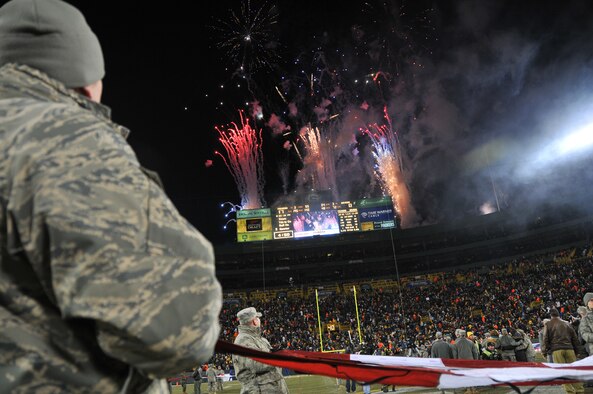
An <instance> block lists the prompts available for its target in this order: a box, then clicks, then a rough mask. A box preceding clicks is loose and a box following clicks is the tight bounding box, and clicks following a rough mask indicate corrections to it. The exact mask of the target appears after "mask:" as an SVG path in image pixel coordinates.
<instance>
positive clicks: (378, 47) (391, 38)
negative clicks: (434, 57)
mask: <svg viewBox="0 0 593 394" xmlns="http://www.w3.org/2000/svg"><path fill="white" fill-rule="evenodd" d="M419 4H420V3H413V2H412V3H410V4H406V2H405V1H404V0H402V1H398V2H384V1H368V2H365V3H364V6H363V13H364V14H366V15H367V16H368V17H369V19H370V23H369V26H368V28H366V29H365V28H363V27H361V28H360V30H359V31H358V35H359V38H360V41H361V44H363V47H364V48H366V52H367V54H368V55H369V56H370V58H371V59H372V60H373V61H374V63H375V64H376V65H378V66H379V67H381V68H385V69H388V70H394V71H395V72H396V74H397V75H400V74H401V73H402V72H403V71H404V70H405V69H406V68H409V67H412V68H415V67H422V63H421V62H419V57H420V56H422V55H423V54H425V53H431V52H432V50H431V46H432V45H433V43H434V42H435V41H436V39H435V37H434V33H435V30H436V29H435V27H434V24H433V21H432V19H433V18H432V16H433V14H434V12H435V9H434V8H421V5H419ZM414 7H416V9H414Z"/></svg>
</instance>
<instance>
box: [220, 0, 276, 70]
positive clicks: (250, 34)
mask: <svg viewBox="0 0 593 394" xmlns="http://www.w3.org/2000/svg"><path fill="white" fill-rule="evenodd" d="M277 25H278V10H277V7H276V6H275V5H273V4H269V2H267V1H266V2H264V3H263V4H262V5H261V7H254V8H252V6H251V0H245V1H243V2H242V3H241V8H240V10H239V12H236V11H235V10H231V11H230V13H229V18H228V19H218V20H217V21H216V25H214V26H213V29H214V30H215V31H217V32H219V33H220V37H219V41H218V48H219V49H220V50H221V51H223V52H224V53H225V56H228V58H230V59H231V60H232V61H234V63H235V64H236V66H237V73H238V74H239V75H240V76H242V77H243V78H249V75H250V74H251V73H253V72H255V71H257V70H258V69H261V68H268V69H274V68H275V64H276V63H277V61H278V60H279V59H280V56H279V55H278V52H277V49H278V46H279V43H278V40H277V38H276V36H277V34H276V32H275V28H276V27H277Z"/></svg>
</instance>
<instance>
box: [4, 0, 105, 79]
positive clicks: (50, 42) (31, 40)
mask: <svg viewBox="0 0 593 394" xmlns="http://www.w3.org/2000/svg"><path fill="white" fill-rule="evenodd" d="M6 63H18V64H24V65H27V66H30V67H33V68H35V69H37V70H40V71H43V72H44V73H46V74H47V75H49V76H50V77H52V78H53V79H56V80H58V81H60V82H62V83H63V84H64V85H66V87H68V88H80V87H84V86H88V85H91V84H93V83H95V82H97V81H99V80H100V79H103V76H104V75H105V69H104V62H103V52H102V51H101V45H100V44H99V40H98V39H97V37H96V36H95V33H93V31H92V30H91V28H90V27H89V25H88V24H87V22H86V20H85V18H84V16H83V15H82V13H81V12H80V11H79V10H78V9H76V8H75V7H73V6H71V5H70V4H68V3H65V2H63V1H61V0H11V1H9V2H7V3H6V4H4V5H3V6H2V7H1V8H0V66H1V65H4V64H6Z"/></svg>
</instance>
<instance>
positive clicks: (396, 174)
mask: <svg viewBox="0 0 593 394" xmlns="http://www.w3.org/2000/svg"><path fill="white" fill-rule="evenodd" d="M384 113H385V119H386V120H387V125H381V126H379V125H378V124H376V123H375V124H372V125H369V126H368V128H367V129H366V130H363V132H364V133H365V134H367V135H368V136H369V138H370V139H371V142H372V145H373V157H374V159H375V175H376V177H377V179H378V180H379V182H380V183H381V188H382V189H383V192H384V193H386V194H388V195H390V196H391V199H392V200H393V207H394V208H395V211H396V213H397V214H398V215H399V216H400V218H401V219H402V226H403V227H406V226H408V225H409V224H410V223H411V222H412V221H413V219H414V218H415V216H416V213H415V211H414V208H413V207H412V205H411V201H410V193H409V191H408V186H407V185H406V182H405V177H404V172H403V163H402V157H401V152H400V150H399V142H398V139H397V134H396V133H395V132H394V131H393V129H392V126H391V119H390V118H389V115H388V114H387V110H386V109H384Z"/></svg>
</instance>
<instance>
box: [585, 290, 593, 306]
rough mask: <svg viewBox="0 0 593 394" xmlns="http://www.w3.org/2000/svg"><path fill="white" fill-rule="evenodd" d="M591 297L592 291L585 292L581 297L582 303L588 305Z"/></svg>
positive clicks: (592, 297) (592, 295) (592, 296)
mask: <svg viewBox="0 0 593 394" xmlns="http://www.w3.org/2000/svg"><path fill="white" fill-rule="evenodd" d="M591 299H593V293H587V294H585V296H584V297H583V303H584V304H585V306H589V305H588V304H589V301H591Z"/></svg>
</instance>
